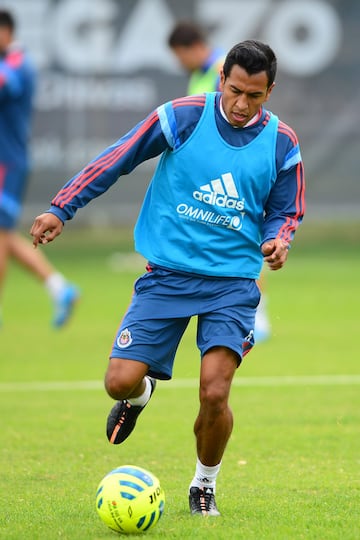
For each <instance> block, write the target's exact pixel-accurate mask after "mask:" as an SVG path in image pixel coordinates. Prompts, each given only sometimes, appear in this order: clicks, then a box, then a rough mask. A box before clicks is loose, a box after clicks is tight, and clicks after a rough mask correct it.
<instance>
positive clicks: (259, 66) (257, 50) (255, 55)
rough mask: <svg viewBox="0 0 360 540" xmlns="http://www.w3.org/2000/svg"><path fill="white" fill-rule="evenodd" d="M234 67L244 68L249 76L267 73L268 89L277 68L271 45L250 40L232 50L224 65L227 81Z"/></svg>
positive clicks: (238, 44)
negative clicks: (261, 72)
mask: <svg viewBox="0 0 360 540" xmlns="http://www.w3.org/2000/svg"><path fill="white" fill-rule="evenodd" d="M234 65H238V66H240V67H242V68H244V69H245V71H246V72H247V73H248V74H249V75H254V74H255V73H260V71H266V74H267V77H268V87H269V86H271V85H272V83H273V82H274V80H275V75H276V68H277V60H276V56H275V53H274V51H273V50H272V49H271V47H269V45H266V44H265V43H262V42H261V41H257V40H255V39H248V40H246V41H242V42H241V43H237V45H234V47H232V49H230V51H229V52H228V54H227V56H226V58H225V62H224V65H223V71H224V76H225V79H226V78H227V77H228V76H229V75H230V72H231V69H232V67H233V66H234Z"/></svg>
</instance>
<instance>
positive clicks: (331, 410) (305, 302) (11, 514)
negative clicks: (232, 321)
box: [0, 223, 360, 540]
mask: <svg viewBox="0 0 360 540" xmlns="http://www.w3.org/2000/svg"><path fill="white" fill-rule="evenodd" d="M359 230H360V227H359V223H351V224H346V225H345V224H344V225H341V226H338V227H335V226H334V227H328V226H326V225H324V224H318V225H316V224H311V225H306V224H304V225H303V228H302V230H300V231H299V234H298V238H297V241H296V242H295V243H294V246H293V248H292V250H291V253H290V256H289V261H288V264H287V266H286V268H284V269H283V270H281V271H279V272H274V273H270V272H268V273H267V274H266V278H267V289H268V294H269V311H270V315H271V321H272V327H273V336H272V338H271V340H269V341H268V342H266V343H263V344H259V345H258V346H257V347H256V348H255V349H254V350H253V351H252V352H251V353H250V354H249V355H248V356H247V357H246V358H245V360H244V363H243V365H242V366H241V367H240V369H239V370H238V372H237V375H236V379H235V381H234V386H233V389H232V394H231V406H232V408H233V411H234V416H235V425H234V431H233V435H232V437H231V440H230V442H229V445H228V448H227V451H226V454H225V457H224V460H223V466H222V470H221V473H220V476H219V479H218V485H217V503H218V507H219V509H220V511H221V512H222V516H221V517H220V518H197V517H196V518H194V517H191V516H190V514H189V511H188V501H187V489H188V484H189V481H190V480H191V478H192V476H193V472H194V467H195V444H194V437H193V433H192V426H193V421H194V418H195V416H196V413H197V407H198V400H197V377H198V371H199V358H198V353H197V350H196V348H195V345H194V324H192V325H190V327H189V329H188V331H187V332H186V334H185V336H184V340H183V342H182V344H181V347H180V349H179V351H178V355H177V360H176V364H175V372H174V378H173V381H171V382H169V383H165V382H162V383H159V385H158V388H157V390H156V393H155V395H154V397H153V399H152V400H151V402H150V404H149V406H148V407H147V408H146V409H145V411H144V412H143V414H142V415H141V417H140V419H139V422H138V425H137V428H136V430H135V431H134V433H133V435H132V436H131V437H130V438H129V439H128V440H127V441H126V442H125V443H124V444H123V445H121V446H120V447H113V446H111V445H109V443H108V442H107V439H106V436H105V420H106V416H107V414H108V411H109V409H110V407H111V406H112V403H113V402H112V400H111V399H110V398H109V397H108V396H107V395H106V393H105V391H104V390H103V387H102V378H103V374H104V371H105V368H106V365H107V356H108V352H109V350H110V346H111V342H112V339H113V336H114V333H115V330H116V328H117V325H118V322H119V321H120V318H121V316H122V314H123V312H124V310H125V309H126V307H127V305H128V302H129V299H130V295H131V290H132V284H133V281H134V279H135V278H136V276H137V275H138V274H139V273H140V272H141V271H142V266H139V262H138V260H136V259H135V258H134V257H132V256H129V255H127V253H128V252H129V251H130V252H131V249H132V242H131V239H130V238H129V236H128V234H127V233H126V231H98V232H97V233H96V234H95V233H93V232H89V231H86V232H85V233H84V232H82V231H78V230H77V229H76V228H74V227H72V226H71V225H70V226H67V228H66V230H65V231H64V234H63V236H62V237H61V238H59V239H58V240H57V241H56V242H54V244H52V245H49V246H47V247H46V248H45V249H46V253H47V254H48V255H49V257H50V258H51V259H52V260H53V261H54V262H56V264H57V265H58V266H59V267H60V268H61V269H62V270H63V271H64V272H65V273H66V274H67V275H68V276H69V277H70V278H71V279H72V280H74V281H75V282H76V283H78V284H79V285H80V287H81V290H82V300H81V302H80V303H79V305H78V306H77V311H76V314H75V317H74V318H73V320H72V321H71V324H70V325H69V326H68V327H67V328H65V329H63V330H62V331H54V330H52V329H51V327H50V325H49V321H50V317H51V305H50V301H49V299H48V297H47V295H46V294H45V293H44V291H43V288H42V286H41V285H40V284H39V283H37V282H35V281H34V280H33V279H32V278H31V277H30V276H29V275H28V274H26V273H24V272H23V271H22V270H21V269H19V268H17V267H16V266H14V265H12V266H11V267H10V269H9V275H8V281H7V287H6V290H5V295H4V300H3V318H4V325H3V328H2V329H1V330H0V358H1V362H0V381H1V382H0V407H1V431H0V438H1V439H0V443H1V444H0V451H1V464H2V465H1V469H2V470H1V475H0V501H1V506H0V508H1V510H0V538H3V539H6V540H10V539H19V540H20V539H21V540H24V539H26V540H37V539H38V540H52V539H58V538H62V539H69V540H95V539H96V540H106V539H109V540H110V539H111V538H116V537H117V535H116V533H114V532H112V531H111V530H110V529H107V528H106V526H105V525H104V524H103V523H102V522H101V521H100V519H99V517H98V516H97V513H96V510H95V491H96V488H97V485H98V483H99V482H100V480H101V478H102V477H103V476H104V475H105V474H106V473H107V472H108V471H109V470H111V469H113V468H115V467H116V466H119V465H122V464H127V463H132V464H136V465H139V466H143V467H145V468H148V469H150V470H151V471H153V472H154V473H155V474H156V475H157V476H158V477H159V478H160V480H161V483H162V485H163V487H164V489H165V493H166V507H165V512H164V515H163V517H162V518H161V520H160V521H159V523H158V524H157V525H156V527H155V528H154V529H152V530H150V531H148V532H147V533H145V536H146V537H148V538H152V539H160V538H169V539H171V538H174V539H179V540H183V539H186V538H188V539H206V540H212V539H214V540H222V539H224V540H233V539H244V540H248V539H254V540H255V539H256V540H262V539H264V540H267V539H269V540H270V539H271V540H293V539H306V540H307V539H314V540H329V539H336V540H337V539H341V540H358V539H359V538H360V472H359V471H360V392H359V390H360V387H359V385H360V367H359V359H360V346H359V332H360V325H359V320H360V318H359V298H360V279H359V276H360V251H359V245H360V234H359ZM145 536H144V537H145Z"/></svg>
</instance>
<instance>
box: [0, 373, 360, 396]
mask: <svg viewBox="0 0 360 540" xmlns="http://www.w3.org/2000/svg"><path fill="white" fill-rule="evenodd" d="M198 384H199V381H198V379H176V378H175V379H173V380H171V381H160V382H159V387H160V388H165V389H166V388H167V389H169V390H171V389H172V388H197V387H198ZM358 384H360V375H298V376H296V375H294V376H276V377H243V378H240V377H236V378H235V379H234V381H233V386H239V387H240V386H243V387H250V388H251V387H258V386H263V387H277V386H333V385H335V386H337V385H358ZM71 390H76V391H78V390H104V383H103V382H102V381H34V382H7V383H6V382H4V383H0V393H2V392H48V391H71Z"/></svg>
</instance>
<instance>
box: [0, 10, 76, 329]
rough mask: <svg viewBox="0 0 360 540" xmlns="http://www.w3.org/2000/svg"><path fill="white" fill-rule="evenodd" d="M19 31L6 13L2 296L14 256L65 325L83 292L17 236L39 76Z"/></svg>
mask: <svg viewBox="0 0 360 540" xmlns="http://www.w3.org/2000/svg"><path fill="white" fill-rule="evenodd" d="M15 30H16V22H15V18H14V16H13V15H12V13H11V12H9V11H7V10H0V297H1V296H2V294H1V293H2V291H3V287H4V281H5V275H6V269H7V263H8V259H9V258H10V257H11V258H14V259H15V260H16V261H17V262H19V263H20V264H21V265H22V266H23V267H24V268H26V269H27V270H28V271H30V272H31V273H32V274H34V276H36V277H37V278H38V279H39V280H41V281H42V282H43V283H44V286H45V288H46V289H47V291H48V293H49V295H50V297H51V299H52V301H53V306H54V314H53V319H52V324H53V326H54V327H61V326H63V325H64V324H65V323H66V322H67V320H68V319H69V317H70V315H71V313H72V311H73V307H74V304H75V301H76V300H77V299H78V297H79V291H78V289H77V288H76V287H75V286H74V285H72V284H70V283H69V282H68V281H67V280H66V279H65V277H64V276H63V275H62V274H61V273H60V272H58V271H57V270H56V269H55V268H54V266H53V265H52V264H51V263H50V262H49V261H48V260H47V258H46V257H45V256H44V255H43V254H42V253H41V252H39V251H35V250H34V249H33V246H32V244H31V242H29V241H28V240H27V239H25V238H23V237H22V236H21V235H20V234H19V233H18V232H16V227H17V223H18V221H19V218H20V214H21V208H22V202H23V199H24V196H25V191H26V186H27V179H28V175H29V151H28V147H29V136H30V128H31V118H32V112H33V97H34V92H35V83H36V72H35V69H34V66H33V64H32V62H31V60H30V58H29V56H28V54H27V53H26V51H25V50H24V49H23V48H22V47H21V46H20V45H19V44H18V43H17V42H16V41H15V39H14V37H15ZM0 309H1V303H0ZM1 322H2V319H1V312H0V324H1Z"/></svg>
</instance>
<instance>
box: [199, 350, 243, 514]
mask: <svg viewBox="0 0 360 540" xmlns="http://www.w3.org/2000/svg"><path fill="white" fill-rule="evenodd" d="M237 365H238V356H237V355H236V353H234V352H233V351H231V350H230V349H227V348H225V347H214V348H212V349H210V350H209V351H208V352H207V353H206V354H205V355H204V356H203V358H202V363H201V373H200V396H199V397H200V410H199V414H198V416H197V418H196V420H195V425H194V433H195V436H196V448H197V457H198V460H197V465H196V472H195V476H194V478H193V480H192V482H191V484H190V496H189V502H190V510H191V513H192V514H202V515H214V516H215V515H219V512H218V510H217V508H216V503H215V497H214V496H215V487H216V477H217V475H218V473H219V470H220V465H221V460H222V457H223V454H224V451H225V448H226V445H227V442H228V440H229V438H230V435H231V432H232V427H233V415H232V412H231V410H230V408H229V404H228V402H229V394H230V388H231V382H232V379H233V376H234V373H235V370H236V368H237Z"/></svg>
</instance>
